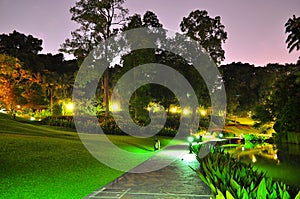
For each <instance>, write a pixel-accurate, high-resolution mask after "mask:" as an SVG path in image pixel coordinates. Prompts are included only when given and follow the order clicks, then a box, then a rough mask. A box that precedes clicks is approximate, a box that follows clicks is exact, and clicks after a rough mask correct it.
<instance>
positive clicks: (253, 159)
mask: <svg viewBox="0 0 300 199" xmlns="http://www.w3.org/2000/svg"><path fill="white" fill-rule="evenodd" d="M256 161H257V160H256V157H255V156H254V155H252V162H253V163H255V162H256Z"/></svg>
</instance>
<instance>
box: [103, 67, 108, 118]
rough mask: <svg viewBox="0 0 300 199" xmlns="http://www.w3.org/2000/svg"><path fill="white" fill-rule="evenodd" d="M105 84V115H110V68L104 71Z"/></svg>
mask: <svg viewBox="0 0 300 199" xmlns="http://www.w3.org/2000/svg"><path fill="white" fill-rule="evenodd" d="M103 81H104V82H103V85H104V99H103V102H104V107H105V116H106V117H108V116H109V98H108V94H109V93H108V92H109V91H108V68H106V69H105V71H104V79H103Z"/></svg>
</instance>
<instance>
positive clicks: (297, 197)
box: [295, 191, 300, 199]
mask: <svg viewBox="0 0 300 199" xmlns="http://www.w3.org/2000/svg"><path fill="white" fill-rule="evenodd" d="M295 199H300V191H299V192H298V194H297V195H296V197H295Z"/></svg>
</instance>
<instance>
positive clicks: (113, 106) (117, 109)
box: [111, 103, 121, 111]
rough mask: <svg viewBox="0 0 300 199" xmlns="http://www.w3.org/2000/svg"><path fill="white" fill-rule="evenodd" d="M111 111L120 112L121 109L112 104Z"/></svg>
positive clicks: (117, 105)
mask: <svg viewBox="0 0 300 199" xmlns="http://www.w3.org/2000/svg"><path fill="white" fill-rule="evenodd" d="M111 110H112V111H120V110H121V108H120V105H119V104H116V103H115V104H112V105H111Z"/></svg>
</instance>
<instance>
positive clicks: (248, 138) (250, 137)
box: [243, 134, 265, 143]
mask: <svg viewBox="0 0 300 199" xmlns="http://www.w3.org/2000/svg"><path fill="white" fill-rule="evenodd" d="M243 136H244V139H245V142H252V143H262V142H264V140H265V137H264V136H260V135H257V134H243Z"/></svg>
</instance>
